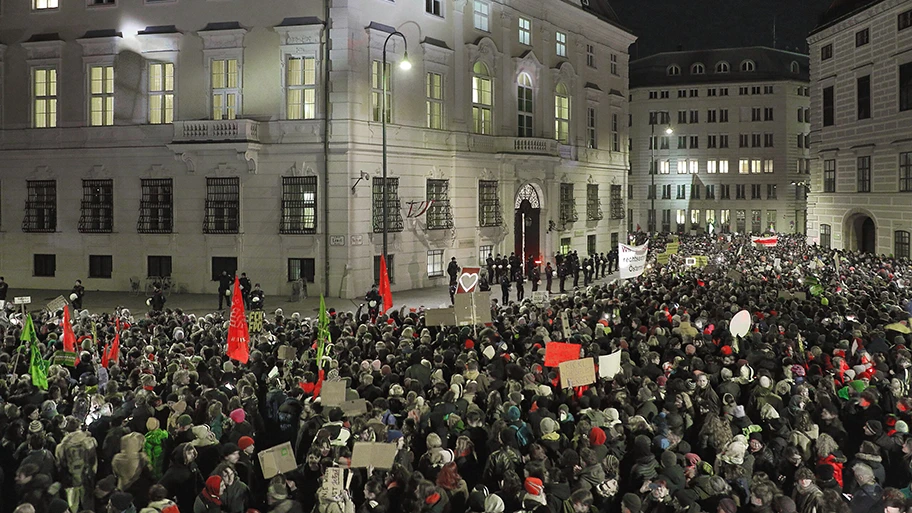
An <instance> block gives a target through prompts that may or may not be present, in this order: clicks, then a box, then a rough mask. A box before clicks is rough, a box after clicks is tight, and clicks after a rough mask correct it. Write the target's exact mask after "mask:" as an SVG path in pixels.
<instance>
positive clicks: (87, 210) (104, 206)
mask: <svg viewBox="0 0 912 513" xmlns="http://www.w3.org/2000/svg"><path fill="white" fill-rule="evenodd" d="M113 230H114V180H83V181H82V204H81V205H80V209H79V232H80V233H111V232H112V231H113Z"/></svg>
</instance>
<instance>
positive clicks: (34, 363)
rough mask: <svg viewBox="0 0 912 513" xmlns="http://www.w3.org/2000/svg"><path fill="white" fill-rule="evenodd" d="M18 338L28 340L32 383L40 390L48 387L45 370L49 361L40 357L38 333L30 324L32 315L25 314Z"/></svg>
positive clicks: (48, 365)
mask: <svg viewBox="0 0 912 513" xmlns="http://www.w3.org/2000/svg"><path fill="white" fill-rule="evenodd" d="M20 340H22V341H23V342H28V344H29V349H30V352H31V357H30V360H29V374H31V376H32V384H33V385H35V386H36V387H38V388H40V389H41V390H47V389H48V380H47V371H48V367H50V362H48V361H47V360H45V359H44V358H42V357H41V353H40V352H39V351H38V335H36V334H35V325H34V324H32V315H31V314H27V315H26V316H25V327H24V328H23V329H22V336H21V337H20Z"/></svg>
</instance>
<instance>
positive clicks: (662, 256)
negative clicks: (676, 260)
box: [656, 253, 671, 265]
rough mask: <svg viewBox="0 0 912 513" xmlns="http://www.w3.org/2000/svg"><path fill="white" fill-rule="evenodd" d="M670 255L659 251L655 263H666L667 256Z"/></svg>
mask: <svg viewBox="0 0 912 513" xmlns="http://www.w3.org/2000/svg"><path fill="white" fill-rule="evenodd" d="M670 256H671V255H669V254H668V253H659V254H658V255H656V263H659V264H662V265H668V258H669V257H670Z"/></svg>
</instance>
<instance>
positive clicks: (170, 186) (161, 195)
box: [136, 178, 174, 276]
mask: <svg viewBox="0 0 912 513" xmlns="http://www.w3.org/2000/svg"><path fill="white" fill-rule="evenodd" d="M140 183H141V186H142V199H141V200H140V202H139V222H137V223H136V231H137V232H138V233H171V232H172V231H173V229H174V182H173V180H171V179H170V178H149V179H142V180H141V181H140ZM156 276H158V275H156Z"/></svg>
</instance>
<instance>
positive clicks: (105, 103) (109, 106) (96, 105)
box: [89, 66, 114, 126]
mask: <svg viewBox="0 0 912 513" xmlns="http://www.w3.org/2000/svg"><path fill="white" fill-rule="evenodd" d="M89 82H90V84H89V90H90V91H91V95H90V96H89V124H90V125H91V126H111V125H113V124H114V66H91V67H90V68H89Z"/></svg>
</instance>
